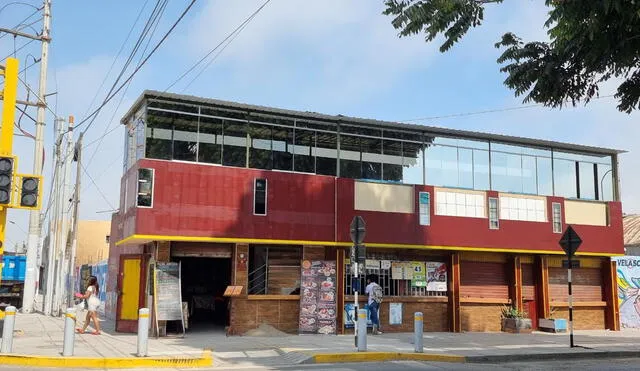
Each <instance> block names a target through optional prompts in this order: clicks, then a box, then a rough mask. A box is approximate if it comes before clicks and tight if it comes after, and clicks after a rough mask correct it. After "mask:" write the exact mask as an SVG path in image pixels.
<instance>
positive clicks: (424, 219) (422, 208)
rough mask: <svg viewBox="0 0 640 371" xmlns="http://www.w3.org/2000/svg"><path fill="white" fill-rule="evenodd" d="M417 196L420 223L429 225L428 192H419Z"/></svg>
mask: <svg viewBox="0 0 640 371" xmlns="http://www.w3.org/2000/svg"><path fill="white" fill-rule="evenodd" d="M418 198H419V203H420V205H419V212H420V225H429V224H431V219H430V218H431V215H430V214H429V213H430V211H431V210H430V209H431V207H430V204H431V202H430V197H429V192H420V193H419V197H418Z"/></svg>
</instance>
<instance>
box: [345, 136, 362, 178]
mask: <svg viewBox="0 0 640 371" xmlns="http://www.w3.org/2000/svg"><path fill="white" fill-rule="evenodd" d="M340 176H341V177H342V178H352V179H360V178H362V168H361V165H360V138H359V137H354V136H351V135H341V136H340Z"/></svg>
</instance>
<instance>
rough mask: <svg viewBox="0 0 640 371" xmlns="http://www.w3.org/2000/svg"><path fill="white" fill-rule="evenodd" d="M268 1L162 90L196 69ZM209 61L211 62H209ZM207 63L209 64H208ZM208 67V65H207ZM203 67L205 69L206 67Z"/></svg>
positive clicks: (264, 4) (265, 3)
mask: <svg viewBox="0 0 640 371" xmlns="http://www.w3.org/2000/svg"><path fill="white" fill-rule="evenodd" d="M269 2H271V0H267V1H265V2H264V3H263V4H262V5H261V6H260V7H259V8H258V9H257V10H256V11H255V12H253V13H252V14H251V15H250V16H249V17H247V19H245V20H244V22H242V23H240V25H238V27H236V28H235V29H234V30H233V31H232V32H231V33H229V34H228V35H227V37H225V38H224V39H223V40H222V41H220V43H218V45H216V46H215V47H214V48H213V49H211V50H210V51H209V52H208V53H207V54H206V55H205V56H204V57H202V58H200V60H198V61H197V62H196V63H195V64H194V65H193V66H191V67H190V68H189V69H188V70H186V71H185V72H184V73H183V74H182V75H180V77H178V78H177V79H176V80H175V81H174V82H172V83H171V85H169V86H168V87H167V88H166V89H164V91H165V92H166V91H167V90H169V89H171V88H172V87H174V86H175V85H176V84H177V83H178V82H179V81H180V80H182V79H183V78H184V77H185V76H186V75H188V74H189V73H191V71H193V70H194V69H196V68H197V67H198V66H199V65H200V63H202V62H203V61H204V60H205V59H207V58H209V56H211V54H213V53H214V52H215V51H216V50H218V48H220V46H222V44H224V43H225V42H226V41H227V40H229V39H230V38H232V37H233V36H234V35H235V34H236V33H237V32H238V31H239V30H241V29H243V28H244V27H245V25H246V24H247V23H249V22H251V20H252V19H253V18H254V17H255V16H256V15H257V14H258V13H259V12H260V11H261V10H262V9H263V8H264V7H265V6H267V4H269ZM215 58H216V57H214V59H213V60H215ZM210 63H211V62H210ZM210 63H209V64H210ZM207 67H208V65H207ZM207 67H205V69H206V68H207ZM200 73H202V72H200Z"/></svg>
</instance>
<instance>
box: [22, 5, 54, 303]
mask: <svg viewBox="0 0 640 371" xmlns="http://www.w3.org/2000/svg"><path fill="white" fill-rule="evenodd" d="M41 40H42V50H41V55H40V82H39V86H38V97H39V99H40V100H41V102H39V103H40V104H39V105H38V112H37V117H36V135H35V136H36V140H35V141H36V144H35V149H34V155H33V157H34V161H33V173H34V174H36V175H41V174H42V163H43V157H44V156H43V149H44V125H45V124H44V121H45V104H46V103H45V99H46V98H45V96H46V94H47V68H48V59H49V42H50V41H51V0H44V7H43V26H42V37H41ZM40 231H41V229H40V211H38V210H31V212H30V213H29V237H28V239H27V262H26V264H27V267H26V272H25V281H24V294H23V298H22V311H23V312H24V313H31V312H32V311H33V304H34V299H35V294H36V259H37V257H38V256H37V255H38V241H39V240H40ZM49 269H50V268H49Z"/></svg>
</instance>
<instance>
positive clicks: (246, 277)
mask: <svg viewBox="0 0 640 371" xmlns="http://www.w3.org/2000/svg"><path fill="white" fill-rule="evenodd" d="M122 124H124V125H125V126H126V128H127V130H126V134H125V148H126V154H125V160H124V173H123V176H122V181H121V199H120V209H119V212H118V213H117V214H114V215H113V219H112V230H111V236H112V238H111V249H110V257H109V275H108V277H109V282H108V287H107V290H108V292H109V293H111V294H108V295H107V296H108V297H111V298H112V301H111V304H112V305H111V310H112V311H115V317H116V318H117V324H118V326H117V327H118V329H119V330H121V331H132V330H134V329H135V324H136V318H137V308H138V307H141V306H149V305H151V304H152V302H153V300H152V299H151V298H150V296H151V295H152V294H153V289H152V287H151V286H152V284H151V281H152V275H150V273H151V271H152V267H153V266H154V264H156V263H159V262H170V261H173V262H180V263H181V267H182V283H181V291H182V293H181V294H182V300H183V301H184V302H186V303H187V305H188V306H189V307H190V308H191V309H190V310H189V311H190V313H192V315H193V316H194V324H193V326H194V327H195V326H198V325H199V322H198V321H201V322H202V323H204V322H207V321H208V320H210V321H213V322H215V323H216V324H218V325H220V326H225V327H226V328H227V330H228V331H229V332H230V333H234V334H242V333H244V332H246V331H247V330H250V329H253V328H256V327H258V326H259V325H261V324H262V323H267V324H269V325H272V326H274V327H276V328H278V329H280V330H283V331H288V332H296V331H298V329H299V317H300V282H301V261H306V260H330V261H334V262H335V264H336V267H337V269H336V271H337V277H336V285H335V289H336V291H335V292H336V297H337V307H338V310H337V313H336V316H337V318H336V326H337V329H338V332H343V331H349V319H348V317H349V316H348V313H345V312H344V311H343V310H342V308H345V305H347V304H348V303H351V302H353V301H354V295H353V294H354V292H353V287H352V286H353V285H354V284H356V282H354V280H353V279H352V270H351V267H350V260H349V248H350V246H351V241H350V235H349V225H350V222H351V220H352V218H353V217H354V216H356V215H359V216H362V217H363V218H364V220H365V222H366V228H367V231H366V238H365V244H366V246H367V262H366V264H365V269H366V270H365V272H363V273H367V274H375V275H377V276H378V277H379V283H380V284H381V286H382V288H383V290H384V294H385V299H384V301H383V304H382V306H381V321H382V326H383V328H384V329H385V331H409V330H411V329H412V326H413V324H412V323H413V321H412V316H413V313H414V312H416V311H421V312H423V313H424V314H425V329H426V330H427V331H454V332H460V331H500V315H501V309H502V308H503V307H504V306H511V305H512V306H515V307H517V308H519V309H521V310H522V311H524V312H526V313H527V315H528V316H529V317H531V318H532V319H533V323H534V326H536V324H537V319H540V318H567V312H568V300H567V289H566V286H567V285H566V269H565V268H563V252H562V250H561V248H560V247H559V245H558V241H559V239H560V237H561V235H562V233H563V232H564V230H565V228H566V226H567V225H572V226H573V227H574V229H575V230H576V231H577V232H578V234H579V235H580V236H581V238H582V240H583V243H582V245H581V247H580V250H579V252H578V257H579V260H580V263H579V264H580V267H579V268H577V269H576V270H574V276H573V277H574V278H573V285H574V305H575V308H576V310H575V312H574V319H575V325H576V328H578V329H580V328H584V329H587V328H588V329H604V328H607V329H611V330H617V329H618V328H619V325H618V307H617V302H616V300H617V299H616V297H617V294H616V266H615V263H614V262H612V261H611V257H612V256H617V255H622V254H624V248H623V232H622V209H621V203H620V201H619V192H618V167H617V162H618V155H619V153H621V152H620V151H617V150H611V149H603V148H595V147H588V146H580V145H573V144H565V143H556V142H550V141H540V140H534V139H527V138H518V137H508V136H503V135H492V134H484V133H477V132H468V131H459V130H448V129H442V128H435V127H426V126H419V125H411V124H400V123H393V122H383V121H375V120H367V119H359V118H351V117H345V116H330V115H322V114H317V113H309V112H296V111H288V110H280V109H274V108H268V107H259V106H251V105H244V104H238V103H231V102H224V101H218V100H212V99H204V98H197V97H191V96H180V95H174V94H168V93H161V92H155V91H145V92H144V93H143V94H142V96H141V97H140V98H139V99H138V100H137V101H136V103H135V104H134V105H133V107H132V108H131V109H130V111H129V112H128V113H127V115H126V116H125V117H124V118H123V120H122ZM407 267H409V268H407ZM411 267H421V268H420V269H422V270H424V271H426V274H425V275H424V276H425V277H421V278H419V279H418V277H417V276H415V277H414V276H413V275H412V274H409V273H407V271H408V270H411V269H412V268H411ZM361 281H362V280H361ZM361 283H363V282H361ZM228 286H241V287H242V291H241V293H240V295H239V296H234V297H231V298H229V297H225V296H224V295H223V292H224V291H225V289H226V287H228ZM125 288H126V289H125ZM115 293H120V295H116V294H115ZM360 299H361V301H362V304H364V300H365V298H363V297H362V295H361V296H360ZM108 307H109V305H108ZM194 310H195V311H194ZM390 312H393V313H390Z"/></svg>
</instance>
